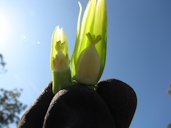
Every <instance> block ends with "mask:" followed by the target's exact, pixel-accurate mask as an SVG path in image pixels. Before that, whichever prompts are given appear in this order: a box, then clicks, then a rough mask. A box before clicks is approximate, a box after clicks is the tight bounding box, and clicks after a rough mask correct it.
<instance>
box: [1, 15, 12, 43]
mask: <svg viewBox="0 0 171 128" xmlns="http://www.w3.org/2000/svg"><path fill="white" fill-rule="evenodd" d="M9 33H10V24H9V20H8V18H7V17H6V16H5V15H2V14H0V43H3V42H5V41H7V40H8V38H9Z"/></svg>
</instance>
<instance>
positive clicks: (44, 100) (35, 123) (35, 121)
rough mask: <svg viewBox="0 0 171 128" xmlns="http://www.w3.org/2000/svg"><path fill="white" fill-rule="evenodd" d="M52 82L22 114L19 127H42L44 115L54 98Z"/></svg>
mask: <svg viewBox="0 0 171 128" xmlns="http://www.w3.org/2000/svg"><path fill="white" fill-rule="evenodd" d="M53 96H54V95H53V93H52V84H51V83H50V84H49V85H48V86H47V87H46V88H45V90H44V91H43V92H42V93H41V95H40V96H39V97H38V99H37V100H36V101H35V103H34V104H33V106H31V107H30V108H29V109H28V110H27V111H26V112H25V113H24V115H23V116H22V118H21V120H20V121H19V124H18V128H42V125H43V120H44V116H45V114H46V111H47V109H48V106H49V104H50V102H51V100H52V98H53Z"/></svg>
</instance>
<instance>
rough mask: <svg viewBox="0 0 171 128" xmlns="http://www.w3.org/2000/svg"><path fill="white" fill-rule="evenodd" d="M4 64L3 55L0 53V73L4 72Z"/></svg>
mask: <svg viewBox="0 0 171 128" xmlns="http://www.w3.org/2000/svg"><path fill="white" fill-rule="evenodd" d="M5 65H6V63H5V62H4V58H3V55H2V54H1V53H0V73H1V72H2V71H6V70H5Z"/></svg>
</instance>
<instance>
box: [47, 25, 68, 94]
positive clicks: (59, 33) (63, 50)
mask: <svg viewBox="0 0 171 128" xmlns="http://www.w3.org/2000/svg"><path fill="white" fill-rule="evenodd" d="M50 67H51V70H52V77H53V89H52V90H53V93H56V92H57V91H58V90H59V89H61V88H62V87H64V86H67V85H69V84H70V83H71V72H70V67H69V57H68V41H67V38H66V35H65V33H64V31H63V29H62V28H59V26H57V27H56V28H55V30H54V33H53V36H52V49H51V57H50Z"/></svg>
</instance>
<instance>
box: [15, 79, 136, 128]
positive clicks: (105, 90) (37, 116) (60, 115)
mask: <svg viewBox="0 0 171 128" xmlns="http://www.w3.org/2000/svg"><path fill="white" fill-rule="evenodd" d="M136 104H137V98H136V94H135V92H134V90H133V89H132V88H131V87H130V86H129V85H127V84H126V83H123V82H122V81H119V80H115V79H109V80H104V81H101V82H99V83H98V84H97V88H96V91H94V90H93V89H90V88H89V87H87V86H85V85H73V86H68V87H66V88H64V89H61V90H60V91H59V92H58V93H56V94H55V95H54V94H53V93H52V84H51V83H50V84H49V85H48V87H47V88H46V89H45V90H44V91H43V93H42V94H41V95H40V96H39V98H38V99H37V100H36V102H35V103H34V104H33V106H32V107H30V109H29V110H28V111H26V112H25V113H24V115H23V116H22V118H21V120H20V121H19V124H18V128H128V127H129V125H130V123H131V120H132V118H133V115H134V112H135V109H136Z"/></svg>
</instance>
